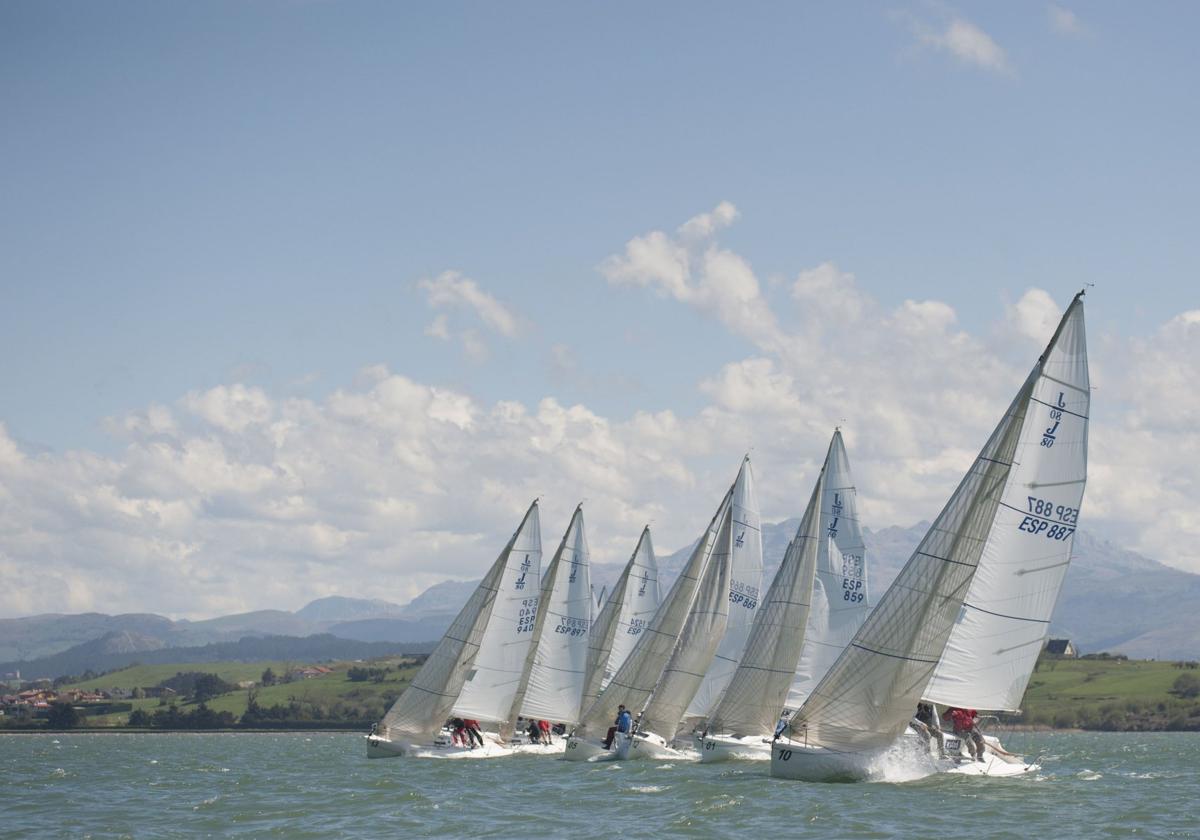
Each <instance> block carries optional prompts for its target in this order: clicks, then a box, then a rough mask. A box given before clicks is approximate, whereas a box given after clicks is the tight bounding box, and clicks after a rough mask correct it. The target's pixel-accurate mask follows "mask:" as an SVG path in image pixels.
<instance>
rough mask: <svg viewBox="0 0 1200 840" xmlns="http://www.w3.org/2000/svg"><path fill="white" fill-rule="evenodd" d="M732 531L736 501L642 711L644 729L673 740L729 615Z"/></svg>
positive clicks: (727, 511)
mask: <svg viewBox="0 0 1200 840" xmlns="http://www.w3.org/2000/svg"><path fill="white" fill-rule="evenodd" d="M732 533H733V510H732V504H731V505H730V506H729V507H728V508H726V511H725V515H724V516H723V517H722V521H721V525H720V528H719V530H718V531H717V539H716V548H714V549H713V551H712V555H711V557H710V558H709V561H708V566H707V568H706V569H705V570H704V576H703V578H702V579H701V582H700V588H699V589H698V590H697V591H696V598H695V600H694V601H693V602H692V608H691V610H690V611H689V612H688V617H687V620H686V621H685V622H684V625H683V629H682V630H681V631H680V633H679V641H678V642H677V643H676V645H675V650H674V651H673V652H672V654H671V658H670V660H668V662H667V666H666V668H665V669H664V670H663V674H662V677H661V678H660V679H659V681H658V684H657V685H656V686H655V687H654V696H653V697H651V699H650V702H649V703H647V704H646V708H645V710H644V711H643V712H642V717H641V722H640V723H639V725H638V731H639V732H653V733H655V734H657V735H659V736H660V737H662V738H663V739H664V740H666V741H670V740H672V739H673V738H674V737H675V731H676V730H677V729H678V728H679V724H680V722H681V721H682V720H683V718H684V713H685V711H686V710H687V707H688V704H689V703H690V702H691V701H692V699H693V698H694V697H695V695H696V691H697V690H698V689H699V688H700V684H701V683H702V682H703V681H704V675H705V672H706V671H707V670H708V668H709V667H710V666H711V665H712V661H713V657H714V656H715V654H716V652H717V648H718V646H719V645H720V643H721V637H722V636H723V635H724V633H725V625H726V623H727V622H728V620H729V609H730V607H729V580H730V577H731V570H732V562H731V561H732V558H731V556H730V554H729V551H728V546H729V544H730V541H731V539H732V538H731V534H732ZM722 549H724V550H722Z"/></svg>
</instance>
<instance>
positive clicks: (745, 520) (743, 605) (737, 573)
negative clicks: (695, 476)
mask: <svg viewBox="0 0 1200 840" xmlns="http://www.w3.org/2000/svg"><path fill="white" fill-rule="evenodd" d="M729 525H730V531H729V543H728V552H729V555H730V561H729V569H730V572H729V620H728V621H727V622H726V625H725V633H724V635H723V636H722V638H721V644H720V646H718V648H717V652H716V655H715V656H714V657H713V660H712V664H711V665H709V667H708V670H707V671H706V672H705V674H704V680H703V681H702V682H701V683H700V687H699V688H698V689H696V695H695V697H693V698H692V700H691V702H690V703H689V704H688V707H687V711H686V712H685V714H684V718H685V721H691V722H693V723H700V722H701V721H703V720H705V719H707V718H708V716H709V715H710V714H711V713H712V711H713V709H715V708H716V705H717V702H718V701H719V700H720V699H721V695H722V694H724V692H725V689H726V687H727V686H728V685H729V681H730V680H731V679H732V678H733V674H734V671H736V670H737V667H738V662H739V661H741V659H742V654H743V652H744V651H745V650H746V640H747V639H749V638H750V631H751V628H752V627H753V626H754V619H755V616H757V615H758V610H759V604H760V603H761V601H762V593H761V591H760V590H761V588H762V576H763V552H762V523H761V521H760V520H759V515H758V501H757V499H756V498H755V493H754V472H753V469H752V468H751V465H750V458H749V456H747V457H746V458H745V459H744V460H743V461H742V467H741V470H740V471H739V473H738V477H737V480H736V481H735V482H734V484H733V498H732V500H731V504H730V508H729ZM725 548H726V547H725V546H721V545H718V547H717V549H715V550H714V557H717V556H721V554H719V553H718V552H723V551H724V549H725Z"/></svg>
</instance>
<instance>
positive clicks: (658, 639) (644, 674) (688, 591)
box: [575, 488, 733, 736]
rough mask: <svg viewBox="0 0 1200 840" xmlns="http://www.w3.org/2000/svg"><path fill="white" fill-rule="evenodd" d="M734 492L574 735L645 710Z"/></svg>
mask: <svg viewBox="0 0 1200 840" xmlns="http://www.w3.org/2000/svg"><path fill="white" fill-rule="evenodd" d="M732 492H733V490H732V488H730V491H729V492H727V493H726V494H725V498H724V499H723V500H722V501H721V506H720V507H719V508H718V509H717V512H716V514H715V515H714V516H713V518H712V521H711V522H709V523H708V528H707V530H706V531H705V532H704V535H703V537H701V539H700V541H699V542H697V543H696V547H695V548H694V549H693V550H692V554H691V556H690V557H689V558H688V562H687V564H686V565H685V566H684V567H683V571H682V572H680V573H679V577H678V578H676V580H675V583H674V585H672V587H671V591H670V592H668V593H667V597H666V599H665V600H664V601H663V603H662V606H661V607H660V608H659V609H658V611H657V612H656V613H655V614H654V618H653V619H652V620H651V621H650V623H649V624H648V625H646V627H645V629H644V630H643V631H642V633H641V634H640V635H639V637H638V640H637V642H636V643H635V644H634V647H633V650H632V651H631V652H630V654H629V656H628V657H627V658H626V660H625V662H624V663H622V665H621V667H620V668H619V669H618V670H617V673H616V674H615V675H613V678H612V680H611V681H610V682H609V684H608V686H607V687H606V688H605V689H604V690H603V691H601V692H600V695H599V696H598V697H597V698H596V699H595V700H594V701H593V702H592V704H591V705H590V706H589V707H588V708H587V709H586V710H585V711H584V713H583V716H582V717H581V719H580V723H579V726H578V727H577V728H576V730H575V734H576V735H577V736H585V735H587V734H588V733H589V732H591V731H594V730H598V731H601V732H602V731H604V728H605V727H607V726H608V723H609V721H610V720H612V718H613V716H614V715H615V714H616V712H617V707H618V706H621V705H623V706H625V707H627V708H628V709H629V710H630V711H631V712H635V713H636V712H640V711H641V709H642V708H643V707H644V706H645V704H646V701H647V700H648V699H649V698H650V694H651V693H652V692H653V691H654V686H655V684H656V683H657V682H658V678H659V677H660V676H661V675H662V671H663V668H664V667H665V666H666V664H667V660H668V659H669V658H670V656H671V652H672V651H673V650H674V649H675V643H676V641H677V639H678V636H679V631H680V630H681V629H682V628H683V623H684V621H685V620H686V619H687V616H688V612H689V611H690V610H691V606H692V601H693V600H694V599H695V596H696V590H697V588H698V587H699V584H700V580H701V578H702V577H703V576H704V570H705V568H706V567H707V566H708V559H709V555H710V554H711V553H712V547H713V542H714V540H715V539H716V531H717V527H718V526H719V525H720V523H721V522H722V520H723V519H724V517H725V512H726V510H727V509H728V507H729V500H730V496H731V495H732Z"/></svg>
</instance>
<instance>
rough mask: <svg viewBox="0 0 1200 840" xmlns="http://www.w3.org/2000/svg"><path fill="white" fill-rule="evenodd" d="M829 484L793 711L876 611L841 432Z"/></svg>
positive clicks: (832, 451) (833, 446)
mask: <svg viewBox="0 0 1200 840" xmlns="http://www.w3.org/2000/svg"><path fill="white" fill-rule="evenodd" d="M824 484H825V490H824V492H823V493H822V495H821V533H822V535H823V536H822V538H821V540H820V544H819V552H818V556H817V575H816V581H815V583H814V586H813V596H812V609H811V610H810V612H809V615H808V627H807V629H806V631H805V635H804V650H803V651H802V652H801V654H800V664H799V665H797V666H796V677H795V680H794V681H793V682H792V687H791V689H790V690H789V691H788V696H787V702H786V704H785V705H786V706H787V708H789V709H798V708H800V706H801V705H802V704H803V703H804V700H805V698H807V697H808V695H809V693H810V692H811V691H812V689H813V687H814V686H816V684H817V683H818V682H820V681H821V678H822V677H824V676H825V673H826V672H827V671H828V670H829V669H830V667H832V665H833V663H834V662H835V661H836V660H837V658H838V657H839V656H841V653H842V651H843V650H845V649H846V645H848V644H850V640H851V639H852V638H854V634H855V633H857V632H858V628H859V627H861V626H862V623H863V621H864V620H865V619H866V617H867V614H868V613H869V612H870V611H871V605H870V596H869V594H868V592H869V590H868V583H867V563H866V547H865V545H864V544H863V535H862V526H861V524H860V523H859V519H858V499H857V491H856V490H855V487H854V479H853V478H852V476H851V475H850V459H849V457H848V456H847V455H846V446H845V444H844V443H843V441H842V433H841V432H840V431H835V432H834V433H833V441H832V443H830V446H829V453H828V455H827V456H826V459H825V471H824Z"/></svg>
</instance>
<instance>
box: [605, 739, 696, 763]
mask: <svg viewBox="0 0 1200 840" xmlns="http://www.w3.org/2000/svg"><path fill="white" fill-rule="evenodd" d="M622 740H623V743H622V744H621V745H620V746H618V749H617V754H618V755H620V754H621V752H622V749H621V747H625V748H626V749H625V751H626V755H623V756H621V757H622V758H630V759H638V758H645V759H650V760H653V761H664V760H666V761H689V760H691V759H694V758H695V756H693V755H690V754H689V753H685V752H681V751H680V750H677V749H675V748H674V747H672V746H671V745H670V744H668V743H667V742H666V740H665V739H664V738H662V737H661V736H659V735H656V734H654V733H653V732H638V733H636V734H635V735H634V736H633V737H632V738H629V737H628V736H625V737H624V738H623V739H622ZM626 745H627V746H626Z"/></svg>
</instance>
